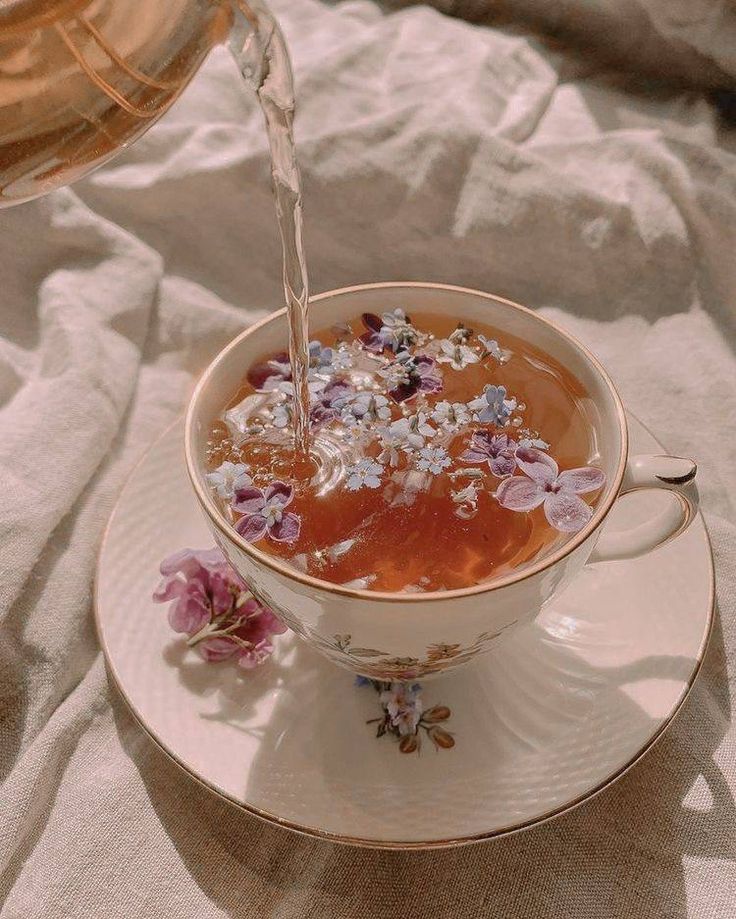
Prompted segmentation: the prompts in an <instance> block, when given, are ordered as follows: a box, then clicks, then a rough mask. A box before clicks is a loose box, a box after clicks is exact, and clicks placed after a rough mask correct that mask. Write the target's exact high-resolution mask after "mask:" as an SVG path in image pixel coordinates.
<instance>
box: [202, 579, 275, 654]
mask: <svg viewBox="0 0 736 919" xmlns="http://www.w3.org/2000/svg"><path fill="white" fill-rule="evenodd" d="M238 621H240V624H239V625H238V624H237V623H238ZM223 625H225V624H224V623H222V624H220V628H218V629H216V630H215V631H214V632H212V633H211V634H212V635H214V636H215V637H210V638H207V637H205V638H204V640H203V641H202V643H201V644H200V645H199V646H198V649H197V650H198V651H199V653H200V654H201V655H202V657H203V658H204V659H205V660H206V661H209V662H211V663H216V662H217V661H222V660H227V659H228V658H230V657H233V656H234V655H237V658H238V665H239V666H240V667H243V668H244V669H245V670H252V669H253V668H254V667H257V666H258V665H259V664H262V663H263V662H264V661H265V660H266V659H267V658H268V657H269V656H270V655H271V653H272V652H273V644H272V642H271V637H272V636H273V635H281V634H282V633H283V632H285V631H286V626H285V625H284V624H283V623H282V622H280V621H279V620H278V619H277V618H276V616H275V615H274V613H273V611H272V610H271V609H270V608H269V607H268V606H266V605H265V604H263V603H259V602H258V600H256V599H255V598H254V597H251V598H250V599H246V600H245V602H244V603H242V605H240V606H238V607H237V608H236V609H235V610H234V612H233V614H232V615H231V617H230V626H229V627H228V626H227V625H225V628H222V626H223ZM223 631H227V634H225V635H221V636H220V637H217V634H216V633H217V632H223Z"/></svg>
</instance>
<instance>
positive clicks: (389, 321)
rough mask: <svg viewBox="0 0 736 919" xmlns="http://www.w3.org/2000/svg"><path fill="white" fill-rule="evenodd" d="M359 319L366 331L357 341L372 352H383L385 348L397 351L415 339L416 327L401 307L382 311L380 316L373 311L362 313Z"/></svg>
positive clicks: (412, 342)
mask: <svg viewBox="0 0 736 919" xmlns="http://www.w3.org/2000/svg"><path fill="white" fill-rule="evenodd" d="M361 319H362V320H363V325H364V326H365V327H366V329H367V331H366V332H364V333H363V334H362V335H361V336H359V338H358V341H359V342H360V343H361V344H362V345H363V346H364V347H365V348H366V349H367V350H368V351H372V352H373V353H374V354H383V352H384V351H385V350H386V349H387V348H388V349H389V350H391V351H393V352H394V353H397V352H399V351H401V350H402V349H404V348H407V347H408V346H409V345H413V344H415V342H416V340H417V332H416V329H414V327H413V326H412V324H411V319H409V317H408V316H407V315H406V313H405V312H404V311H403V310H402V309H395V310H393V311H391V312H386V313H383V315H382V316H380V317H379V316H376V314H375V313H363V315H362V317H361Z"/></svg>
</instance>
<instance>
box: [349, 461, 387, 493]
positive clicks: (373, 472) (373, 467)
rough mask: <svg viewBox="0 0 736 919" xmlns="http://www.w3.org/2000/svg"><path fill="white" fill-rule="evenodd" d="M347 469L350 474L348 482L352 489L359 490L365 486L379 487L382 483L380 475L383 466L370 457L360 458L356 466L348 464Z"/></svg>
mask: <svg viewBox="0 0 736 919" xmlns="http://www.w3.org/2000/svg"><path fill="white" fill-rule="evenodd" d="M346 471H347V474H348V480H347V483H346V484H347V486H348V488H349V489H350V491H358V489H359V488H363V487H364V486H366V487H368V488H378V486H379V485H380V484H381V478H380V476H381V474H382V473H383V466H382V465H381V464H380V463H377V462H376V461H375V460H374V459H371V458H370V457H364V458H363V459H362V460H358V462H357V463H356V464H355V465H354V466H348V468H347V470H346Z"/></svg>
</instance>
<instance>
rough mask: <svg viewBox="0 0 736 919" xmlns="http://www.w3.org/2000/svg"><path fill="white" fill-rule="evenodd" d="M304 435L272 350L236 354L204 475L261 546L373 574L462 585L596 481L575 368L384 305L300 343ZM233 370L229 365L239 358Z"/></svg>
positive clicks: (283, 361) (479, 578) (328, 575)
mask: <svg viewBox="0 0 736 919" xmlns="http://www.w3.org/2000/svg"><path fill="white" fill-rule="evenodd" d="M309 353H310V359H309V382H308V385H309V392H310V410H309V419H310V429H311V447H310V452H309V454H308V455H304V454H299V453H298V452H296V451H295V449H294V437H293V427H292V422H293V382H292V374H291V365H290V362H289V358H288V355H287V354H286V353H279V354H271V355H264V356H263V359H262V360H261V361H259V362H257V363H256V364H254V365H253V366H252V367H250V368H248V369H247V372H246V373H245V375H244V379H243V384H242V387H241V388H240V390H239V392H238V393H236V394H235V395H234V397H233V400H232V402H231V404H230V405H229V406H228V407H226V409H225V411H224V412H223V415H222V417H221V419H219V420H218V421H217V423H216V424H215V425H214V427H213V430H212V433H211V438H210V441H209V445H208V457H207V462H208V469H209V472H208V475H207V479H208V482H209V484H210V486H211V488H212V489H213V492H214V494H215V495H216V497H217V500H218V502H219V504H220V507H221V509H222V512H223V514H225V516H226V517H227V518H228V519H229V521H230V522H231V523H232V525H233V526H234V527H235V529H236V530H237V531H238V532H239V533H240V534H241V536H242V537H243V538H244V539H245V540H247V541H248V542H250V543H252V544H253V545H255V546H257V547H258V548H259V549H261V550H262V551H264V552H266V553H268V554H269V555H273V556H276V557H278V558H279V559H281V560H283V561H284V562H287V563H288V564H289V565H290V566H292V567H294V568H296V569H298V570H300V571H302V572H305V573H307V574H309V575H311V576H313V577H316V578H320V579H323V580H327V581H331V582H333V583H336V584H341V585H348V586H352V587H357V588H364V589H371V590H380V591H439V590H452V589H456V588H463V587H468V586H471V585H475V584H480V583H483V582H486V581H488V580H489V579H491V578H494V577H499V576H501V575H505V574H509V573H510V572H513V571H514V570H515V569H518V568H520V567H522V566H524V565H527V564H529V563H531V562H533V561H535V560H538V559H539V558H541V557H542V556H543V555H545V554H546V553H548V552H550V551H551V550H553V549H555V548H557V547H558V546H560V545H561V544H562V543H563V542H564V540H565V539H567V538H569V537H570V535H571V534H573V533H575V532H577V531H579V530H580V529H582V528H583V527H584V526H585V524H586V523H587V522H588V520H589V519H590V517H591V516H592V514H593V506H594V501H595V499H596V497H597V496H598V494H599V493H600V490H601V488H602V486H603V485H604V482H605V476H604V474H603V472H602V471H601V470H600V469H599V468H597V462H598V460H599V457H598V453H597V440H596V432H595V427H594V425H593V424H592V422H591V420H590V418H589V417H588V415H587V414H586V409H585V400H586V392H585V391H584V389H583V388H582V386H581V384H580V382H579V381H578V380H577V379H576V378H575V377H574V376H573V375H572V374H571V373H570V372H569V371H567V370H566V369H565V368H564V367H563V366H561V365H560V364H559V363H558V362H557V361H555V360H554V359H553V358H551V357H550V356H549V355H547V354H545V353H544V352H542V351H540V350H539V349H538V348H535V347H533V346H532V345H530V344H529V343H528V342H525V341H522V340H521V339H519V338H516V337H514V336H512V335H508V334H505V333H504V332H503V330H501V329H496V328H492V327H490V326H482V327H481V326H480V325H478V324H476V326H475V328H473V329H471V328H469V327H467V326H465V325H463V324H462V323H460V324H457V322H456V321H453V320H452V319H450V318H449V317H445V316H440V315H435V314H429V313H427V314H422V313H412V315H411V316H407V315H406V314H405V313H404V311H403V310H402V309H401V308H400V307H395V306H391V308H388V309H387V310H386V312H385V313H383V315H382V316H377V315H372V314H364V315H363V316H359V317H357V318H356V319H355V320H354V321H352V322H350V323H347V324H341V325H339V326H334V327H332V328H330V329H324V330H322V331H321V332H320V333H318V334H317V335H316V336H315V338H314V339H313V340H312V341H311V342H310V345H309ZM244 370H245V368H244Z"/></svg>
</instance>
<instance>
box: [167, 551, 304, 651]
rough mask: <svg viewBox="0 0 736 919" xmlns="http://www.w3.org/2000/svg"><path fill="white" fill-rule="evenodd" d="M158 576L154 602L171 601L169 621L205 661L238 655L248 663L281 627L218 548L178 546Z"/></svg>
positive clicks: (265, 647)
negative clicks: (198, 549) (184, 547)
mask: <svg viewBox="0 0 736 919" xmlns="http://www.w3.org/2000/svg"><path fill="white" fill-rule="evenodd" d="M161 574H162V575H163V580H162V581H161V583H160V584H159V586H158V587H157V588H156V591H155V592H154V594H153V599H154V601H155V602H157V603H167V602H169V601H174V602H172V603H171V606H170V607H169V617H168V618H169V624H170V625H171V627H172V629H173V630H174V631H175V632H181V633H184V634H186V635H187V636H188V640H187V644H188V645H189V646H190V647H194V646H195V645H196V646H197V650H198V651H199V653H200V654H201V656H202V657H203V658H204V659H205V660H206V661H221V660H225V659H227V658H230V657H233V656H237V657H238V663H239V664H240V665H241V666H242V667H253V666H255V665H256V664H259V663H262V662H263V661H264V660H265V659H266V658H267V657H268V655H269V654H270V653H271V651H272V650H273V645H272V644H271V643H270V640H269V639H270V637H271V636H272V635H278V634H281V633H282V632H285V631H286V626H285V625H283V624H282V623H281V622H280V621H279V620H278V619H277V618H276V616H275V615H274V613H273V611H272V610H271V609H269V607H267V606H265V605H264V604H262V603H260V602H259V601H258V600H256V599H255V598H254V597H253V595H252V594H251V592H250V591H249V590H248V587H247V585H246V583H245V581H243V580H242V578H241V577H240V576H239V575H238V574H237V573H236V572H235V571H234V570H233V568H231V567H230V565H229V564H228V563H227V561H226V560H225V556H224V555H223V554H222V552H221V551H220V550H219V549H209V550H206V551H196V550H193V549H182V550H181V551H180V552H176V553H174V554H173V555H170V556H169V557H168V558H166V559H164V561H163V562H162V563H161Z"/></svg>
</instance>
